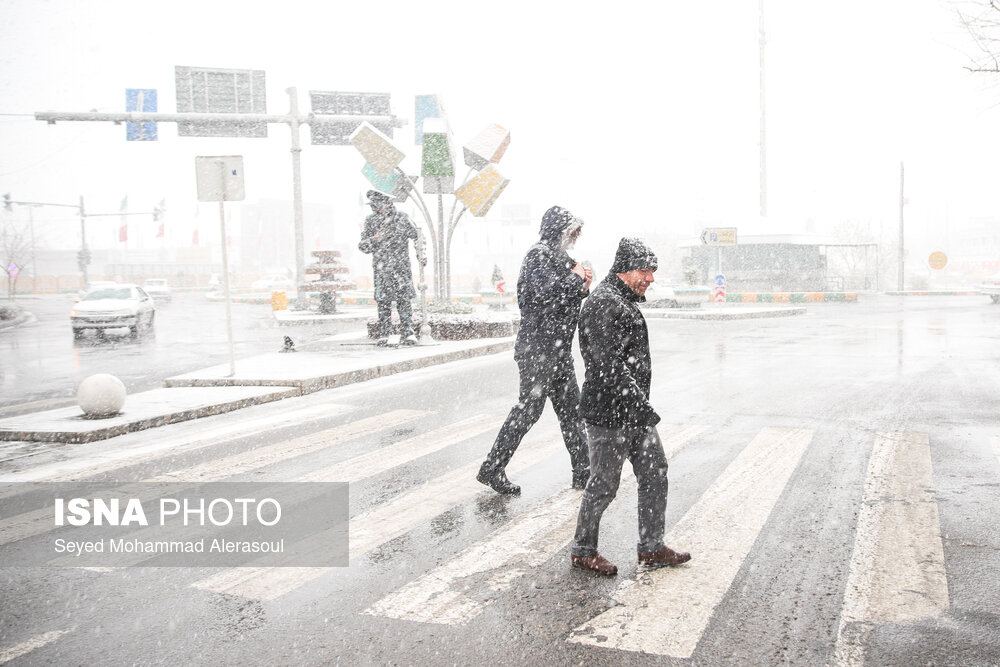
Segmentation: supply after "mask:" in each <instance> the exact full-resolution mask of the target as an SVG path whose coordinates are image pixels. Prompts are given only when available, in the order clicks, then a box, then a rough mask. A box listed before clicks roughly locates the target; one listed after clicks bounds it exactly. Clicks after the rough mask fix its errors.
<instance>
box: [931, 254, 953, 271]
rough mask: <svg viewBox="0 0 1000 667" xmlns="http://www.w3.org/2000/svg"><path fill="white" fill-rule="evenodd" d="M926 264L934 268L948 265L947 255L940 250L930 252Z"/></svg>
mask: <svg viewBox="0 0 1000 667" xmlns="http://www.w3.org/2000/svg"><path fill="white" fill-rule="evenodd" d="M927 264H928V265H929V266H930V267H931V268H932V269H935V270H941V269H943V268H944V267H946V266H948V255H946V254H944V253H943V252H941V251H940V250H935V251H934V252H932V253H931V256H930V257H928V258H927Z"/></svg>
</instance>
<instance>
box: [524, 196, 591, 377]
mask: <svg viewBox="0 0 1000 667" xmlns="http://www.w3.org/2000/svg"><path fill="white" fill-rule="evenodd" d="M572 220H573V217H572V215H571V214H570V213H569V212H568V211H566V210H565V209H561V208H559V207H557V206H554V207H552V208H551V209H549V210H548V211H547V212H546V213H545V215H544V216H543V217H542V226H541V233H540V236H541V238H540V240H539V242H538V243H536V244H535V245H533V246H531V248H530V249H529V250H528V253H527V254H526V255H525V257H524V261H523V262H522V263H521V272H520V274H519V275H518V278H517V303H518V307H519V308H520V309H521V326H520V328H519V329H518V332H517V342H516V343H515V346H514V355H515V357H519V358H525V359H526V358H538V359H541V358H545V359H553V360H568V361H569V362H570V363H572V357H571V355H570V350H571V349H572V346H573V335H574V334H575V333H576V326H577V322H578V321H579V318H580V304H581V303H582V302H583V299H584V297H586V296H587V292H585V291H584V285H585V284H586V281H585V280H584V279H583V278H581V277H580V276H578V275H576V274H575V273H573V267H574V266H576V260H574V259H573V258H572V257H570V256H569V254H568V253H567V252H566V251H565V250H564V249H563V248H562V246H561V245H560V241H561V238H562V234H563V231H565V229H566V228H567V227H568V226H569V224H570V222H572Z"/></svg>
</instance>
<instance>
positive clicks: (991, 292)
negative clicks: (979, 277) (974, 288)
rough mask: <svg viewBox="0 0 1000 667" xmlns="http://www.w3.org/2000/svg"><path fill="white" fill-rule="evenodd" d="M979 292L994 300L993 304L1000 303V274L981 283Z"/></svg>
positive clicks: (995, 274)
mask: <svg viewBox="0 0 1000 667" xmlns="http://www.w3.org/2000/svg"><path fill="white" fill-rule="evenodd" d="M979 291H980V292H981V293H982V294H985V295H987V296H988V297H990V298H991V299H993V303H1000V273H994V274H993V275H992V276H989V277H988V278H984V279H983V282H981V283H979Z"/></svg>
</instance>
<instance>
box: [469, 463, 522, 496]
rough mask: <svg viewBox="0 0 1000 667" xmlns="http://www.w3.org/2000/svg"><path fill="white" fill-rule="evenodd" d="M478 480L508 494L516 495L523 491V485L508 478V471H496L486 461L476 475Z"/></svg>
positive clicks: (498, 491)
mask: <svg viewBox="0 0 1000 667" xmlns="http://www.w3.org/2000/svg"><path fill="white" fill-rule="evenodd" d="M476 481H478V482H479V483H481V484H485V485H486V486H488V487H490V488H491V489H493V490H494V491H496V492H497V493H501V494H504V495H507V496H516V495H519V494H520V493H521V487H519V486H518V485H517V484H514V483H513V482H511V481H510V480H509V479H507V473H505V472H504V471H503V470H498V471H496V472H494V471H493V469H492V468H490V467H488V466H487V465H486V464H485V463H484V464H483V467H482V468H480V469H479V474H478V475H476Z"/></svg>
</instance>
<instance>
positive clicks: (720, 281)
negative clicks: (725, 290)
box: [715, 273, 726, 287]
mask: <svg viewBox="0 0 1000 667" xmlns="http://www.w3.org/2000/svg"><path fill="white" fill-rule="evenodd" d="M715 284H716V285H717V286H719V287H725V286H726V277H725V276H724V275H722V274H721V273H720V274H719V275H717V276H715Z"/></svg>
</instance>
